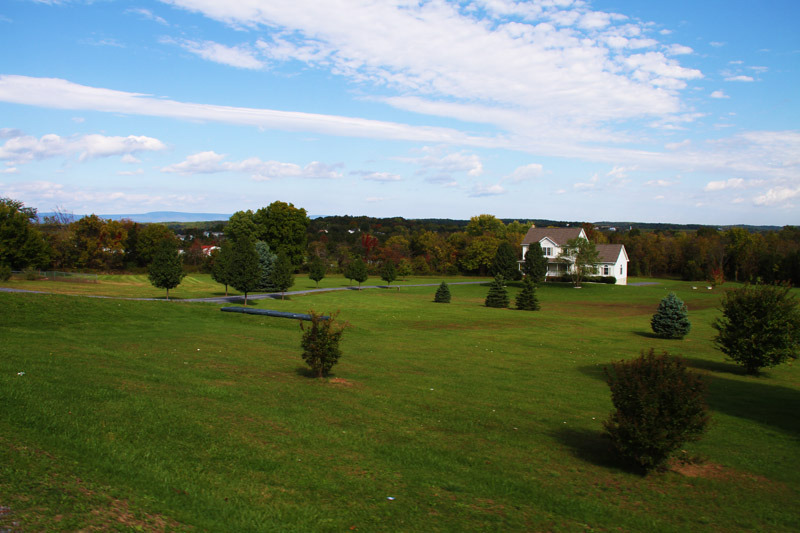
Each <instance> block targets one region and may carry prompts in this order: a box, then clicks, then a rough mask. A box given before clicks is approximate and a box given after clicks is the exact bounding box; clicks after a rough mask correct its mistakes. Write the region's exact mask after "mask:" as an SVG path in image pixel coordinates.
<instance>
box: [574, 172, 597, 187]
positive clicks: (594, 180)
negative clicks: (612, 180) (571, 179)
mask: <svg viewBox="0 0 800 533" xmlns="http://www.w3.org/2000/svg"><path fill="white" fill-rule="evenodd" d="M599 180H600V177H599V176H598V175H597V174H595V175H594V176H592V177H591V178H589V181H585V182H580V183H575V184H573V185H572V188H573V189H575V190H576V191H589V190H592V189H596V188H597V183H598V181H599Z"/></svg>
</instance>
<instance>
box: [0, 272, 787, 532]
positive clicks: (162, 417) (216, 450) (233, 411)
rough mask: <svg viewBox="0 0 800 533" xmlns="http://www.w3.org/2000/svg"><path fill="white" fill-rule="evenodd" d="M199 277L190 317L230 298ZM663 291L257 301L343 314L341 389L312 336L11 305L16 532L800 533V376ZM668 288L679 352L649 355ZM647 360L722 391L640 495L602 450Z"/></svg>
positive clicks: (176, 310) (0, 516)
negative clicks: (674, 304)
mask: <svg viewBox="0 0 800 533" xmlns="http://www.w3.org/2000/svg"><path fill="white" fill-rule="evenodd" d="M193 278H194V279H197V280H198V285H203V286H204V287H202V288H200V287H196V288H190V287H188V286H187V287H186V288H185V291H186V292H185V293H182V294H181V297H183V298H187V297H192V296H195V295H197V294H203V295H206V296H210V295H213V294H207V292H209V291H210V292H214V291H218V287H213V285H214V284H213V283H211V282H210V280H209V279H208V278H203V277H193ZM142 279H143V281H142V282H141V283H142V286H139V287H138V288H135V287H133V286H134V285H136V283H139V281H135V282H134V280H129V279H127V278H120V279H114V278H108V279H106V278H104V279H103V280H102V281H101V283H98V284H97V285H95V286H94V287H95V289H96V290H98V288H99V291H101V292H102V291H106V290H107V287H110V286H112V285H113V284H114V283H117V284H118V289H117V290H118V291H119V292H115V293H113V294H111V293H106V294H108V295H117V296H127V297H131V296H134V295H135V296H148V295H150V293H149V290H150V289H148V287H146V286H144V284H146V283H147V282H146V278H142ZM189 279H190V278H187V280H189ZM438 281H439V280H438V279H435V278H434V279H430V282H433V283H437V282H438ZM637 281H638V280H637ZM329 282H330V283H336V282H337V281H336V279H335V278H333V279H331V280H329ZM339 282H342V280H339ZM184 283H186V282H184ZM344 283H345V284H346V281H344ZM378 283H379V282H378V280H377V279H375V280H373V279H370V280H369V281H368V282H367V284H378ZM659 283H660V285H657V286H646V287H630V286H628V287H622V286H607V285H585V286H584V288H583V289H580V290H576V289H573V288H571V287H570V286H568V285H562V284H546V285H544V286H542V287H541V288H540V289H539V291H538V296H539V299H540V302H541V304H542V311H539V312H533V313H531V312H522V311H514V310H506V309H489V308H486V307H483V299H484V297H485V295H486V291H487V289H486V287H484V286H476V285H464V286H451V292H452V295H453V301H452V303H451V304H435V303H433V302H432V300H433V294H434V292H435V287H427V288H423V287H419V288H413V287H406V288H403V289H402V290H400V291H394V290H385V289H373V290H365V291H360V292H359V291H337V292H327V293H318V294H312V295H308V296H295V297H292V298H291V299H288V300H286V301H279V300H260V301H258V302H256V303H255V305H256V306H257V307H260V308H271V309H279V310H287V311H296V312H306V311H307V310H309V309H314V310H316V311H321V312H325V313H329V312H333V311H336V310H340V311H341V314H340V319H341V320H346V321H348V322H349V323H350V325H351V327H350V328H349V330H348V331H347V332H346V334H345V336H344V340H343V343H342V350H343V354H344V355H343V357H342V359H341V361H340V363H339V365H337V366H336V367H334V375H333V376H331V377H330V378H327V379H311V378H309V377H308V374H307V372H306V371H305V369H304V366H303V363H302V359H301V358H300V352H301V350H300V335H301V332H300V329H299V327H298V323H297V322H296V321H292V320H286V319H278V318H267V317H260V316H253V315H241V314H238V313H221V312H220V311H219V307H220V306H219V305H214V304H208V303H177V302H176V303H174V304H172V303H171V304H167V303H165V302H150V301H128V300H113V299H93V298H78V297H74V296H67V295H43V294H7V293H0V305H2V309H3V311H2V315H0V335H1V336H2V343H0V405H1V406H2V415H0V531H6V530H9V531H48V530H52V531H61V530H91V529H94V528H100V529H112V530H113V529H118V530H178V531H180V530H196V531H237V532H238V531H273V530H280V531H350V530H359V531H393V532H394V531H468V530H498V531H510V530H529V531H587V530H623V531H624V530H627V531H648V532H649V531H681V532H684V531H735V530H739V531H744V530H762V531H793V530H796V529H797V524H798V523H800V511H798V509H797V505H796V503H797V501H798V496H800V474H798V472H799V471H800V447H799V445H800V442H799V440H798V438H799V437H800V423H798V412H800V371H799V370H798V368H797V367H796V366H795V367H793V366H789V365H784V366H782V367H778V368H775V369H772V370H769V371H767V372H765V374H764V375H763V376H761V377H750V376H746V375H744V374H743V373H741V372H740V371H739V369H738V367H736V366H734V365H732V364H730V363H727V362H725V361H724V359H723V356H722V354H721V353H720V352H718V351H717V350H715V349H714V347H713V345H712V343H711V338H712V337H713V333H714V331H713V329H712V328H711V326H710V324H711V322H712V321H713V319H714V318H715V317H716V316H718V314H719V311H717V310H716V306H717V303H718V299H719V296H720V294H721V289H714V290H713V291H709V290H706V289H705V288H704V287H703V288H702V289H699V290H692V289H691V286H690V284H686V283H681V282H673V281H665V280H659ZM306 284H307V285H309V286H313V282H311V281H309V280H307V279H305V278H302V279H301V278H298V283H297V284H296V285H295V287H294V289H303V288H306V287H304V285H306ZM62 285H66V284H62ZM187 285H188V284H187ZM6 286H12V285H9V284H6ZM13 286H18V287H21V286H22V282H20V283H19V284H14V285H13ZM119 287H123V288H124V290H123V289H122V288H119ZM209 287H210V288H209ZM35 288H36V289H38V290H45V289H44V288H42V285H37V286H36V287H35ZM180 290H182V289H181V288H179V289H176V290H175V291H174V292H175V294H176V296H177V295H178V292H179V291H180ZM668 290H675V291H676V292H677V293H678V295H679V296H680V297H681V298H682V299H684V300H685V301H686V303H687V305H688V307H689V313H690V319H691V321H692V331H691V333H690V334H689V336H688V337H687V338H686V339H684V340H682V341H667V340H661V339H657V338H653V337H652V336H651V335H650V333H649V331H650V328H649V320H650V317H651V316H652V314H653V312H654V311H655V309H656V307H657V305H658V302H659V301H660V299H661V298H662V297H663V296H664V295H665V294H666V293H667V291H668ZM516 291H517V289H516V288H512V289H511V293H512V297H513V295H514V294H515V293H516ZM171 292H172V291H171ZM153 295H154V296H160V295H161V294H160V291H155V292H154V293H153ZM189 295H192V296H189ZM650 347H654V348H656V349H657V350H668V351H669V352H670V353H673V354H679V355H682V356H684V357H685V358H687V360H688V362H689V364H690V365H691V366H692V367H693V368H694V369H696V370H697V371H698V372H702V373H704V374H707V375H709V376H710V378H711V385H710V389H709V396H708V402H709V406H710V408H711V413H712V419H713V425H712V426H711V428H710V430H709V431H708V433H707V434H706V435H705V437H704V438H703V439H702V440H701V441H699V442H697V443H692V444H690V445H687V447H686V454H685V455H686V456H687V457H692V458H694V459H695V462H694V463H693V464H687V465H684V466H683V467H681V468H679V469H676V470H680V471H671V472H667V473H664V474H656V475H651V476H648V477H642V476H640V475H638V474H637V473H635V472H633V471H631V470H629V469H627V468H626V467H625V466H624V465H622V464H620V463H618V462H617V461H616V460H615V458H614V456H613V454H612V453H611V452H610V451H609V449H608V446H607V444H606V442H605V441H604V439H603V438H602V437H601V435H600V429H601V421H602V419H604V418H605V417H606V416H607V415H608V413H609V412H610V410H611V402H610V398H609V391H608V387H607V385H606V384H605V382H604V379H603V373H602V367H603V365H605V364H607V363H609V362H610V361H614V360H619V359H622V358H630V357H634V356H637V355H638V354H639V352H640V350H642V349H645V348H650ZM19 373H24V374H22V375H19ZM390 498H391V499H390Z"/></svg>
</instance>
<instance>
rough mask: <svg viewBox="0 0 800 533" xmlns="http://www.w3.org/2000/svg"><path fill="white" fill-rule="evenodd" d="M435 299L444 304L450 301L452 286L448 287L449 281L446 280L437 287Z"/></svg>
mask: <svg viewBox="0 0 800 533" xmlns="http://www.w3.org/2000/svg"><path fill="white" fill-rule="evenodd" d="M433 301H434V302H437V303H442V304H449V303H450V287H448V286H447V283H445V282H444V281H443V282H442V284H441V285H439V288H438V289H436V295H435V296H434V297H433Z"/></svg>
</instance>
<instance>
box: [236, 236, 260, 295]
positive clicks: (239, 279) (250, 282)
mask: <svg viewBox="0 0 800 533" xmlns="http://www.w3.org/2000/svg"><path fill="white" fill-rule="evenodd" d="M229 272H230V283H231V286H232V287H233V288H234V289H236V290H237V291H239V292H242V293H244V305H245V307H247V293H249V292H252V291H254V290H255V288H256V287H257V286H258V282H259V281H260V280H261V265H259V263H258V252H257V251H256V245H255V243H254V242H253V241H252V240H251V239H250V238H248V237H245V236H242V237H240V238H239V239H237V240H236V241H235V242H234V243H233V246H232V249H231V259H230V269H229Z"/></svg>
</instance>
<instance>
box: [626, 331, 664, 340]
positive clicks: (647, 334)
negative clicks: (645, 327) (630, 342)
mask: <svg viewBox="0 0 800 533" xmlns="http://www.w3.org/2000/svg"><path fill="white" fill-rule="evenodd" d="M633 334H634V335H639V336H640V337H644V338H646V339H660V340H663V337H659V336H658V335H656V334H655V333H653V332H652V331H634V332H633Z"/></svg>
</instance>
